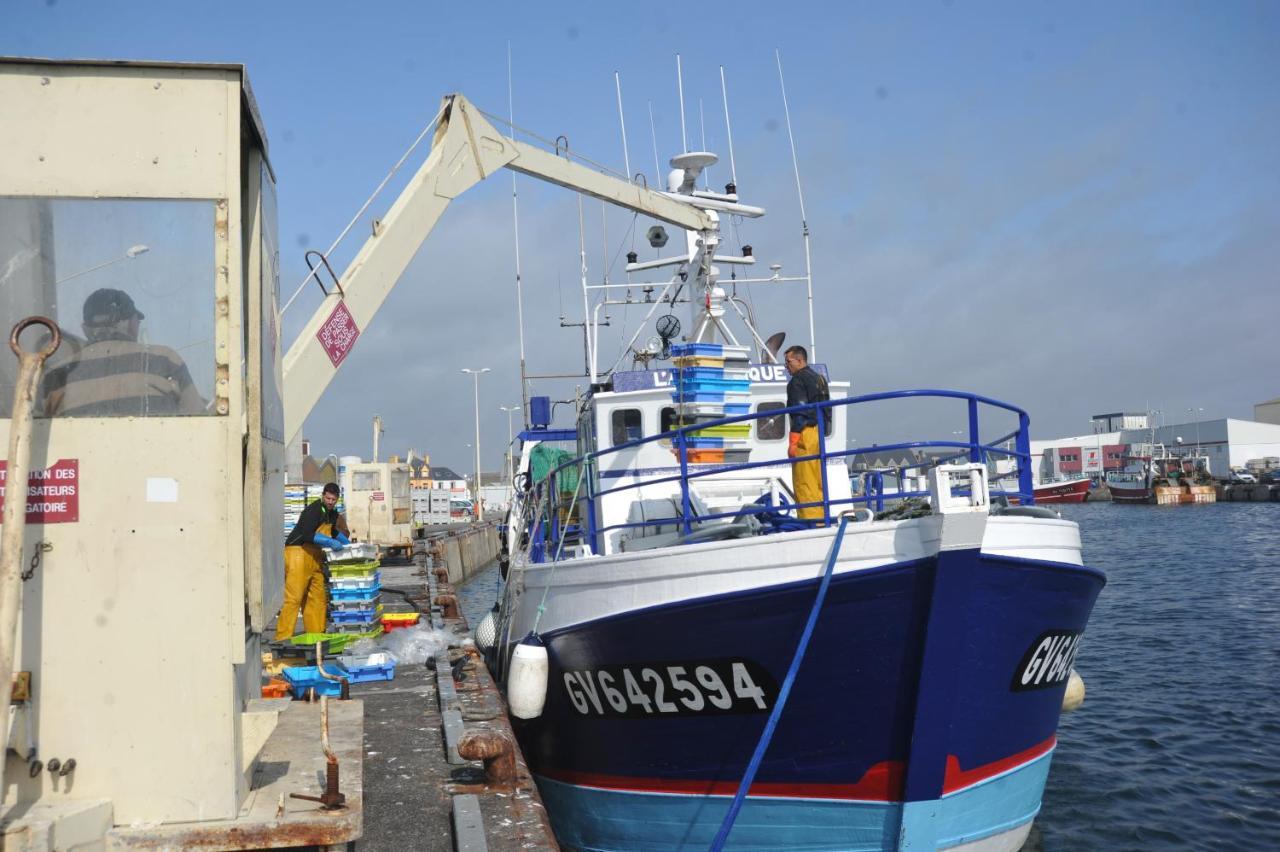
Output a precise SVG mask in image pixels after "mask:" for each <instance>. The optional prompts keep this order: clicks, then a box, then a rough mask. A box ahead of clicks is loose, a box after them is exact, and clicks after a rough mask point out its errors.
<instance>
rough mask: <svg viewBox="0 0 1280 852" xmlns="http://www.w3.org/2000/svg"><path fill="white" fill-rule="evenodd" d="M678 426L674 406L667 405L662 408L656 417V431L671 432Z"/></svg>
mask: <svg viewBox="0 0 1280 852" xmlns="http://www.w3.org/2000/svg"><path fill="white" fill-rule="evenodd" d="M678 428H679V424H678V423H676V410H675V408H674V407H672V406H670V405H668V406H667V407H666V408H664V409H662V413H661V414H660V415H659V417H658V431H659V432H671V431H674V430H675V429H678Z"/></svg>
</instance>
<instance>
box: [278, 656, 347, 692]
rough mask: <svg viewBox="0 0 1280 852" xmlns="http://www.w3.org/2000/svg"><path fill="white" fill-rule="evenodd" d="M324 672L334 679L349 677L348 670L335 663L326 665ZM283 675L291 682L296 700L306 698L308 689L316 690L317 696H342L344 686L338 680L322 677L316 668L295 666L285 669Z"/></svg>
mask: <svg viewBox="0 0 1280 852" xmlns="http://www.w3.org/2000/svg"><path fill="white" fill-rule="evenodd" d="M324 670H325V672H327V673H328V674H330V675H332V676H333V677H341V678H345V677H347V672H346V670H345V669H342V668H340V667H339V666H337V665H335V664H333V663H325V667H324ZM283 674H284V679H285V680H286V681H288V682H289V688H290V689H292V690H293V697H294V698H304V697H306V694H307V690H308V689H314V690H315V691H316V695H330V696H337V695H341V694H342V684H341V683H339V682H338V681H336V680H327V679H326V678H323V677H321V676H320V670H319V669H318V668H316V667H315V666H294V667H293V668H291V669H285V670H284V672H283Z"/></svg>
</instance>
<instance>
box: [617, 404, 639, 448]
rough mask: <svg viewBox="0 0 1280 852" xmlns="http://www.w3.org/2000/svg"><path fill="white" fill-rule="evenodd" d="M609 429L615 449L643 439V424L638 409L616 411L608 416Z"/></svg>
mask: <svg viewBox="0 0 1280 852" xmlns="http://www.w3.org/2000/svg"><path fill="white" fill-rule="evenodd" d="M609 427H610V429H609V431H610V433H611V437H612V438H613V446H615V447H616V446H618V445H619V444H625V443H627V442H629V441H638V440H640V439H641V438H643V437H644V424H643V421H642V420H641V417H640V409H638V408H619V409H616V410H615V411H614V412H613V413H612V414H610V415H609Z"/></svg>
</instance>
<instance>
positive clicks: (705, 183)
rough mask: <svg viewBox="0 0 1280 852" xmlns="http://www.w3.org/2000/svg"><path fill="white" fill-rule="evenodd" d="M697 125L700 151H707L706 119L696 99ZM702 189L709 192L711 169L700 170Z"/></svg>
mask: <svg viewBox="0 0 1280 852" xmlns="http://www.w3.org/2000/svg"><path fill="white" fill-rule="evenodd" d="M698 124H699V125H701V127H702V150H704V151H705V150H707V117H706V115H704V114H703V112H702V98H698ZM702 188H703V189H705V190H707V191H710V190H711V167H710V166H706V167H705V168H703V170H702Z"/></svg>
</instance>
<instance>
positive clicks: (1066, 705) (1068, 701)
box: [1062, 668, 1084, 713]
mask: <svg viewBox="0 0 1280 852" xmlns="http://www.w3.org/2000/svg"><path fill="white" fill-rule="evenodd" d="M1083 703H1084V678H1082V677H1080V675H1079V674H1078V673H1077V672H1076V670H1075V669H1074V668H1073V669H1072V670H1071V675H1070V676H1069V677H1068V678H1067V691H1066V692H1064V693H1063V694H1062V712H1063V713H1070V712H1071V711H1072V710H1076V709H1078V708H1079V707H1080V705H1081V704H1083Z"/></svg>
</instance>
